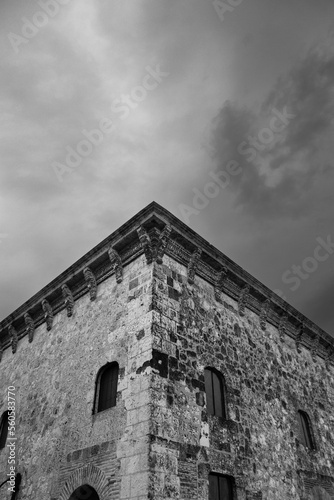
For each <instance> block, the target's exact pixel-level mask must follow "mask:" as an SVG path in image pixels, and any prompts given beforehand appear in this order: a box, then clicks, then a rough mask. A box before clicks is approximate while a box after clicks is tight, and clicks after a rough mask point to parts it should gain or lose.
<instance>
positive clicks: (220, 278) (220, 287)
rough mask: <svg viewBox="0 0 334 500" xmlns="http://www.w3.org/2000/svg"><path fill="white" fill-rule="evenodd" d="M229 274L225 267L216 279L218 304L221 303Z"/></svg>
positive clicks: (215, 290)
mask: <svg viewBox="0 0 334 500" xmlns="http://www.w3.org/2000/svg"><path fill="white" fill-rule="evenodd" d="M226 274H227V268H226V267H225V266H223V267H222V268H221V270H220V271H219V273H218V275H217V277H216V283H215V288H214V293H215V299H216V300H217V302H220V301H221V295H222V291H223V285H224V281H225V278H226Z"/></svg>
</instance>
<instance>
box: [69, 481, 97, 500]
mask: <svg viewBox="0 0 334 500" xmlns="http://www.w3.org/2000/svg"><path fill="white" fill-rule="evenodd" d="M69 500H99V495H98V494H97V493H96V490H95V489H94V488H92V487H91V486H89V484H83V485H82V486H79V488H77V489H76V490H75V491H74V492H73V493H72V495H71V496H70V498H69Z"/></svg>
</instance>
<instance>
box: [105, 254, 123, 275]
mask: <svg viewBox="0 0 334 500" xmlns="http://www.w3.org/2000/svg"><path fill="white" fill-rule="evenodd" d="M108 255H109V259H110V262H111V265H112V268H113V271H114V272H115V275H116V281H117V283H122V280H123V264H122V259H121V257H120V255H119V253H118V252H117V251H116V250H115V249H114V248H113V247H112V246H110V247H109V248H108Z"/></svg>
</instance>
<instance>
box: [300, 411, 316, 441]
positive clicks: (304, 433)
mask: <svg viewBox="0 0 334 500" xmlns="http://www.w3.org/2000/svg"><path fill="white" fill-rule="evenodd" d="M298 425H299V439H300V442H301V443H302V444H303V445H304V446H306V448H310V449H314V444H313V439H312V433H311V428H310V420H309V417H308V415H307V413H305V412H304V411H301V410H298Z"/></svg>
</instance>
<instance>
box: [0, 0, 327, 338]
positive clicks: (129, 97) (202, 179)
mask: <svg viewBox="0 0 334 500" xmlns="http://www.w3.org/2000/svg"><path fill="white" fill-rule="evenodd" d="M333 19H334V3H333V0H226V1H225V3H224V2H223V1H222V0H220V1H218V0H216V3H214V2H213V1H211V0H85V1H83V0H39V1H35V0H15V1H13V0H1V3H0V29H1V43H0V53H1V58H0V61H1V62H0V64H1V72H0V80H1V85H0V107H1V114H0V121H1V125H0V133H1V141H0V161H1V168H0V176H1V178H0V195H1V196H0V214H1V218H0V257H1V258H0V266H1V273H0V276H1V280H0V281H1V282H0V292H1V303H0V313H1V318H4V317H5V316H7V315H8V314H10V313H11V312H12V311H13V310H14V309H16V308H17V307H18V306H20V305H21V304H22V303H23V302H24V301H25V300H27V299H28V298H29V297H31V295H33V294H34V293H35V292H37V291H38V290H39V289H40V288H41V287H42V286H44V285H46V284H47V283H48V282H49V281H50V280H51V279H53V278H54V277H56V276H57V275H58V274H59V273H61V272H62V271H64V270H65V269H66V268H67V267H68V266H70V265H71V264H72V263H73V262H74V261H75V260H77V259H78V258H80V257H81V256H82V255H83V254H84V253H86V252H87V251H88V250H90V249H91V248H92V247H93V246H95V245H96V244H97V243H99V242H100V241H101V240H102V239H103V238H105V237H106V236H107V235H108V234H110V233H111V232H112V231H114V230H115V229H117V228H118V227H119V226H120V225H121V224H122V223H124V222H126V220H128V219H129V218H130V217H131V216H133V215H134V214H135V213H137V212H138V211H139V210H140V209H142V208H143V207H144V206H146V205H147V204H148V203H150V202H151V201H152V200H155V201H156V202H158V203H160V204H161V205H162V206H164V207H165V208H167V209H168V210H170V211H171V212H172V213H174V214H175V215H176V216H177V217H179V218H180V219H182V220H183V221H184V222H186V223H188V224H189V226H190V227H191V228H193V229H194V230H195V231H197V232H198V233H199V234H200V235H201V236H203V237H204V238H206V239H207V240H208V241H209V242H210V243H212V244H213V245H215V246H216V247H217V248H219V249H220V250H221V251H223V252H224V253H225V254H227V255H228V256H229V257H230V258H232V259H233V260H234V261H235V262H237V263H238V264H239V265H241V266H242V267H243V268H245V269H246V270H247V271H248V272H250V273H251V274H253V275H254V276H255V277H256V278H258V279H259V280H260V281H262V282H263V283H264V284H266V285H267V286H268V287H270V288H271V289H273V290H276V292H277V293H280V294H281V295H282V296H284V297H285V298H286V300H288V302H290V303H291V304H292V305H294V306H295V307H296V308H297V309H299V310H300V311H301V312H303V313H304V314H306V316H308V317H309V318H310V319H312V320H313V321H315V322H316V323H318V324H319V325H320V326H321V327H322V328H324V329H325V330H327V331H328V332H329V333H333V332H334V308H333V306H332V301H333V297H334V245H333V243H332V242H334V224H333V219H334V213H333V205H334V203H333V202H334V177H333V162H334V160H333V158H334V141H333V138H334V135H333V129H334V127H333V116H334V115H333V111H334V105H333V103H334V40H333V39H334V22H333Z"/></svg>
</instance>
